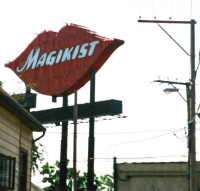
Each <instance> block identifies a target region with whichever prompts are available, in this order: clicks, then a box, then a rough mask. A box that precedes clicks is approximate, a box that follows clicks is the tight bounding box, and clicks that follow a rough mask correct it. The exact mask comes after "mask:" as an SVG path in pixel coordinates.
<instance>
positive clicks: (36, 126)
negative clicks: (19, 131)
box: [0, 87, 46, 132]
mask: <svg viewBox="0 0 200 191" xmlns="http://www.w3.org/2000/svg"><path fill="white" fill-rule="evenodd" d="M0 106H1V107H3V108H4V109H6V110H7V111H9V112H10V113H12V114H13V115H15V116H16V117H18V118H19V119H20V120H21V121H22V122H23V123H24V124H25V125H26V126H27V127H28V128H30V129H31V130H32V131H37V132H42V131H43V132H44V131H45V130H46V129H45V128H44V127H43V126H42V124H41V123H40V122H39V121H38V120H37V119H35V118H34V117H33V116H32V115H31V114H30V113H29V112H28V111H27V110H25V109H24V108H23V107H22V106H21V105H20V104H19V103H18V102H17V101H16V100H15V99H13V98H12V97H11V96H10V95H9V94H8V93H7V92H6V91H5V90H3V88H1V87H0Z"/></svg>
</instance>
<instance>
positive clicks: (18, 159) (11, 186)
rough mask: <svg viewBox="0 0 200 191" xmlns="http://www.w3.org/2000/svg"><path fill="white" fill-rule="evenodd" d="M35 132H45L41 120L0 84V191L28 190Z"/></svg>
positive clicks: (29, 187)
mask: <svg viewBox="0 0 200 191" xmlns="http://www.w3.org/2000/svg"><path fill="white" fill-rule="evenodd" d="M34 131H36V132H41V137H42V136H44V134H45V128H44V127H43V126H42V125H41V123H39V122H38V121H37V120H36V119H35V118H34V117H33V116H32V115H31V114H30V113H29V112H28V111H27V110H25V109H24V108H23V107H22V106H21V105H20V104H18V103H17V102H16V101H15V100H14V99H13V98H12V97H11V96H9V94H7V93H6V92H5V91H4V90H3V89H2V88H1V87H0V191H1V190H15V191H31V167H32V144H33V138H32V133H33V132H34ZM41 137H38V138H37V140H38V139H39V138H41Z"/></svg>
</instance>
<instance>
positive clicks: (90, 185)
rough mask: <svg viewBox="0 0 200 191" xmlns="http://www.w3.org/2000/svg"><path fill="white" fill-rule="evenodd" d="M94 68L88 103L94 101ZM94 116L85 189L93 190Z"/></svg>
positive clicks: (90, 129) (91, 122)
mask: <svg viewBox="0 0 200 191" xmlns="http://www.w3.org/2000/svg"><path fill="white" fill-rule="evenodd" d="M95 73H96V71H95V70H92V71H91V72H90V103H94V102H95ZM94 144H95V138H94V117H91V118H90V120H89V140H88V176H87V191H93V190H94Z"/></svg>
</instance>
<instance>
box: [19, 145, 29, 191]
mask: <svg viewBox="0 0 200 191" xmlns="http://www.w3.org/2000/svg"><path fill="white" fill-rule="evenodd" d="M24 156H25V158H22V157H24ZM24 159H25V160H24ZM22 161H23V162H22ZM24 162H25V163H24ZM19 169H20V170H19V176H20V179H19V181H20V182H19V190H20V191H26V190H27V180H28V178H27V175H28V150H27V149H25V148H23V147H20V167H19Z"/></svg>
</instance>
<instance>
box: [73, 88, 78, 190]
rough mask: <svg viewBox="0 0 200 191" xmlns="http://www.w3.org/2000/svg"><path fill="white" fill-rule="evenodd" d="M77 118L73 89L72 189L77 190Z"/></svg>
mask: <svg viewBox="0 0 200 191" xmlns="http://www.w3.org/2000/svg"><path fill="white" fill-rule="evenodd" d="M77 118H78V106H77V90H75V91H74V151H73V181H74V191H77V174H76V158H77Z"/></svg>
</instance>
